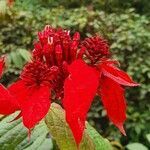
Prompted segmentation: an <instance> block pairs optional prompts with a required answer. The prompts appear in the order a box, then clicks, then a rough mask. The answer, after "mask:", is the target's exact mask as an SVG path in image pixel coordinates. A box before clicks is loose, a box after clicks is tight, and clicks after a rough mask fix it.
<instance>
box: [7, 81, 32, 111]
mask: <svg viewBox="0 0 150 150" xmlns="http://www.w3.org/2000/svg"><path fill="white" fill-rule="evenodd" d="M8 90H9V91H10V93H11V94H12V95H13V97H14V99H15V101H16V103H17V104H18V109H21V106H22V103H23V102H24V101H25V100H26V99H27V96H28V95H29V93H31V92H30V88H29V87H27V86H26V84H25V82H24V81H23V80H19V81H17V82H15V83H13V84H12V85H10V87H8Z"/></svg>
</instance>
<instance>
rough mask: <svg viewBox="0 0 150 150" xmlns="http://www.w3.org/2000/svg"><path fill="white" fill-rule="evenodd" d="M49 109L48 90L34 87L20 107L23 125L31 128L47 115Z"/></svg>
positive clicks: (45, 87) (44, 87) (47, 88)
mask: <svg viewBox="0 0 150 150" xmlns="http://www.w3.org/2000/svg"><path fill="white" fill-rule="evenodd" d="M49 107H50V88H49V87H47V86H41V87H35V88H34V89H32V94H31V93H30V95H29V96H28V98H27V99H26V101H25V102H24V103H23V105H22V116H23V123H24V125H25V126H26V127H27V128H29V129H30V128H33V127H34V126H35V125H36V124H37V123H38V122H39V121H41V120H42V119H43V118H44V117H45V115H46V114H47V112H48V110H49Z"/></svg>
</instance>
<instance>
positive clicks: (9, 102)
mask: <svg viewBox="0 0 150 150" xmlns="http://www.w3.org/2000/svg"><path fill="white" fill-rule="evenodd" d="M13 100H14V99H13V97H12V96H11V95H10V93H9V91H8V90H7V89H6V88H5V87H4V86H3V85H2V84H0V114H3V115H9V114H11V113H13V112H15V111H16V109H17V106H16V103H15V102H14V101H13Z"/></svg>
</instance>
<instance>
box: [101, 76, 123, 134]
mask: <svg viewBox="0 0 150 150" xmlns="http://www.w3.org/2000/svg"><path fill="white" fill-rule="evenodd" d="M100 83H101V84H100V85H101V90H100V95H101V99H102V102H103V105H104V107H105V109H106V110H107V115H108V117H109V119H110V120H111V121H112V122H113V123H114V124H115V126H117V127H118V128H119V129H120V131H121V132H122V133H123V134H124V135H125V131H124V128H123V123H124V121H125V120H126V102H125V98H124V89H123V88H122V87H121V86H120V85H119V84H118V83H116V82H115V81H113V80H111V79H110V78H108V77H105V76H102V77H101V82H100Z"/></svg>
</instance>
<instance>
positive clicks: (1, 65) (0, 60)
mask: <svg viewBox="0 0 150 150" xmlns="http://www.w3.org/2000/svg"><path fill="white" fill-rule="evenodd" d="M3 68H4V58H3V57H2V58H0V78H1V76H2V73H3Z"/></svg>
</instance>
